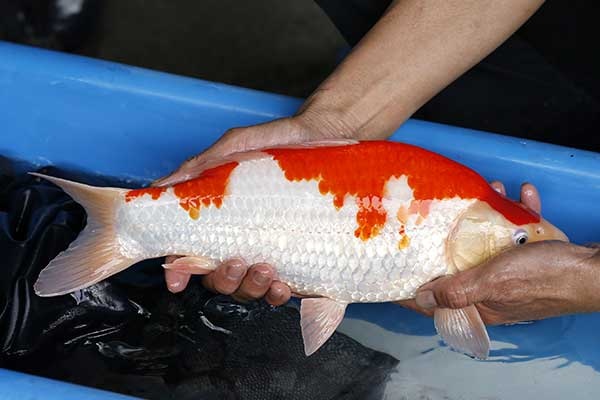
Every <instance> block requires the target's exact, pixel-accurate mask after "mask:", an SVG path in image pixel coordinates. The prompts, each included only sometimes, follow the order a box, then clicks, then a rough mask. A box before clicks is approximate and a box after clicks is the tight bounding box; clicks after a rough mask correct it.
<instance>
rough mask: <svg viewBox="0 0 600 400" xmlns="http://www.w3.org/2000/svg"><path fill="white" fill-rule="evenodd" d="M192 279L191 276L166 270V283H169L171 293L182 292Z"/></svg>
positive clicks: (168, 287)
mask: <svg viewBox="0 0 600 400" xmlns="http://www.w3.org/2000/svg"><path fill="white" fill-rule="evenodd" d="M190 277H191V275H190V274H186V273H183V272H177V271H170V270H168V269H167V270H165V282H167V289H169V291H170V292H171V293H179V292H182V291H183V290H184V289H185V288H186V286H187V284H188V282H189V281H190Z"/></svg>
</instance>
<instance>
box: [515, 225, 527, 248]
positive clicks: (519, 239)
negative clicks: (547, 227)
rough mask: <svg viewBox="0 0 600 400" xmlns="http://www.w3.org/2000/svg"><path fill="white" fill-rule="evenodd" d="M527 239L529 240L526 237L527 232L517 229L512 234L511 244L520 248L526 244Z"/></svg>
mask: <svg viewBox="0 0 600 400" xmlns="http://www.w3.org/2000/svg"><path fill="white" fill-rule="evenodd" d="M527 239H529V236H527V232H525V230H524V229H517V230H516V231H515V233H514V234H513V242H514V243H515V244H516V245H519V246H520V245H523V244H525V243H527Z"/></svg>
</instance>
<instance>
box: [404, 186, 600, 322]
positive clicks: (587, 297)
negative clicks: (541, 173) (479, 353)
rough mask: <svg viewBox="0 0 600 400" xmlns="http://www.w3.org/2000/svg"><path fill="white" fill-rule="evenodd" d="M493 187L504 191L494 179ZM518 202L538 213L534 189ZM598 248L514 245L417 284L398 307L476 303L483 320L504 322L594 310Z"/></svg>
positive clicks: (599, 281) (597, 306)
mask: <svg viewBox="0 0 600 400" xmlns="http://www.w3.org/2000/svg"><path fill="white" fill-rule="evenodd" d="M493 186H494V187H495V188H496V189H497V190H499V191H501V192H504V190H503V187H502V186H501V184H499V183H497V182H496V183H494V184H493ZM521 202H522V203H523V204H525V205H526V206H528V207H530V208H532V209H533V210H535V211H537V212H540V211H541V203H540V199H539V195H538V193H537V190H536V189H535V187H533V186H532V185H529V184H525V185H523V186H522V188H521ZM599 262H600V251H598V250H597V249H592V248H588V247H582V246H577V245H574V244H571V243H565V242H537V243H531V244H528V245H525V246H522V247H518V248H514V249H512V250H510V251H507V252H505V253H502V254H500V255H498V256H497V257H494V258H493V259H491V260H489V261H488V262H486V263H484V264H483V265H481V266H479V267H477V268H473V269H470V270H467V271H463V272H459V273H457V274H455V275H452V276H445V277H442V278H439V279H437V280H434V281H432V282H429V283H427V284H425V285H423V286H422V287H421V288H419V290H418V291H417V295H416V298H415V299H414V300H407V301H402V302H400V304H401V305H403V306H405V307H408V308H411V309H413V310H415V311H418V312H421V313H423V314H426V315H429V316H432V315H433V312H434V311H435V308H436V307H444V308H454V309H456V308H464V307H467V306H469V305H475V307H477V309H478V311H479V313H480V315H481V318H482V320H483V321H484V322H485V323H487V324H505V323H512V322H518V321H529V320H536V319H542V318H547V317H552V316H557V315H563V314H571V313H576V312H590V311H597V310H600V294H599V293H600V270H599V269H598V268H600V265H599Z"/></svg>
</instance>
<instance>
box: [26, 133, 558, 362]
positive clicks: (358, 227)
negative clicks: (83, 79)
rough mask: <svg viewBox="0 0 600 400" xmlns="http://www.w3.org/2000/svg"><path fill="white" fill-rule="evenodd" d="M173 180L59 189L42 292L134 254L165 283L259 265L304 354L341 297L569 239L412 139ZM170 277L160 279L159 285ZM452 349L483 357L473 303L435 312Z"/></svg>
mask: <svg viewBox="0 0 600 400" xmlns="http://www.w3.org/2000/svg"><path fill="white" fill-rule="evenodd" d="M192 172H193V174H194V176H195V177H194V178H192V179H189V180H187V181H184V182H180V183H178V184H175V185H174V186H172V187H163V188H160V187H158V188H156V187H155V188H143V189H134V190H127V189H120V188H95V187H91V186H87V185H83V184H79V183H75V182H69V181H66V180H63V179H59V178H53V177H48V176H43V175H39V174H36V175H38V176H41V177H43V178H45V179H48V180H50V181H52V182H54V183H56V184H57V185H59V186H61V187H62V188H63V189H64V190H65V191H66V192H67V193H68V194H69V195H71V196H72V197H73V198H74V199H75V200H76V201H77V202H79V203H81V204H82V205H83V206H84V208H85V210H86V212H87V214H88V219H87V225H86V227H85V229H84V230H83V231H82V233H81V234H80V235H79V237H78V238H77V239H76V240H75V241H74V242H73V243H72V244H71V245H70V246H69V248H68V249H67V250H66V251H64V252H62V253H61V254H59V255H58V256H57V257H56V258H55V259H54V260H52V261H51V262H50V263H49V264H48V266H47V267H46V268H45V269H44V270H42V272H41V273H40V276H39V278H38V280H37V282H36V284H35V291H36V293H37V294H38V295H40V296H54V295H60V294H65V293H69V292H72V291H75V290H77V289H81V288H84V287H87V286H90V285H92V284H94V283H96V282H99V281H101V280H103V279H105V278H107V277H109V276H111V275H114V274H116V273H118V272H119V271H122V270H124V269H125V268H128V267H129V266H131V265H133V264H135V263H136V262H138V261H141V260H144V259H147V258H154V257H161V256H166V255H179V256H183V257H181V258H178V259H177V260H175V261H172V262H170V263H168V264H165V265H164V267H165V268H166V269H167V270H168V271H171V272H173V271H174V272H180V274H172V273H171V274H168V277H169V279H171V281H170V283H169V287H170V288H171V290H173V291H178V290H182V289H183V288H184V287H185V284H183V283H182V281H181V280H176V281H173V278H174V277H175V278H176V279H179V278H178V277H182V276H183V275H181V274H183V273H190V272H193V273H196V274H206V273H209V272H211V271H213V270H214V269H215V268H217V266H218V265H219V263H220V262H222V261H225V260H227V259H230V258H233V257H242V258H244V259H245V260H246V261H247V262H249V263H251V264H252V263H257V262H268V263H270V264H272V265H274V266H275V267H276V269H277V274H278V277H277V279H279V280H281V281H282V282H284V283H286V284H288V285H289V286H290V288H291V289H292V290H293V292H294V293H295V294H298V295H304V296H308V298H304V299H303V300H302V301H301V306H300V314H301V318H300V325H301V331H302V336H303V340H304V348H305V352H306V354H307V355H310V354H312V353H314V352H315V351H317V350H318V348H319V347H320V346H321V345H323V343H325V341H326V340H327V339H328V338H329V337H330V336H331V335H332V334H333V332H334V331H335V329H336V327H337V326H338V324H339V323H340V321H341V320H342V318H343V316H344V312H345V309H346V306H347V304H348V303H352V302H385V301H395V300H403V299H409V298H412V297H414V296H415V293H416V290H417V288H419V287H420V286H421V285H423V284H424V283H426V282H428V281H430V280H432V279H434V278H436V277H438V276H441V275H445V274H451V273H455V272H457V271H461V270H466V269H469V268H473V267H476V266H478V265H480V264H481V263H482V262H483V261H485V260H487V259H488V258H490V257H492V256H494V255H495V254H498V253H499V252H500V251H504V250H506V249H509V248H511V247H514V246H518V245H521V244H523V243H524V242H527V241H528V240H529V241H539V240H548V239H550V240H567V238H566V236H565V235H564V234H563V233H562V232H560V230H558V229H557V228H556V227H554V226H552V225H551V224H550V223H548V222H547V221H544V220H542V219H541V218H540V216H539V215H537V214H536V213H534V212H532V211H531V210H528V209H526V208H525V207H523V206H521V205H519V204H517V203H515V202H513V201H511V200H509V199H507V198H506V197H504V196H502V195H501V194H499V193H497V192H496V191H495V190H493V189H492V188H491V187H490V186H489V185H488V184H487V182H486V181H485V180H484V179H483V178H482V177H481V176H479V175H478V174H477V173H476V172H474V171H472V170H470V169H469V168H467V167H465V166H462V165H460V164H458V163H456V162H454V161H452V160H449V159H447V158H444V157H442V156H440V155H437V154H435V153H432V152H429V151H426V150H424V149H420V148H418V147H415V146H411V145H407V144H401V143H391V142H377V141H375V142H360V143H357V142H354V141H333V142H331V141H329V142H326V143H311V144H305V145H302V146H296V147H287V148H286V147H283V148H272V149H263V150H259V151H252V152H246V153H238V154H234V155H231V156H229V157H227V158H225V159H223V160H221V161H220V162H208V164H204V168H203V170H198V171H192ZM169 279H167V281H168V282H169ZM434 321H435V327H436V329H437V330H438V332H439V333H440V335H441V336H442V338H443V339H444V340H445V341H446V342H447V343H448V344H449V345H450V346H451V347H452V348H455V349H458V350H459V351H463V352H466V353H467V354H471V355H473V356H475V357H478V358H485V357H487V355H488V353H489V347H490V342H489V338H488V336H487V331H486V329H485V326H484V324H483V321H482V320H481V317H480V316H479V312H478V310H477V309H476V308H475V306H474V305H471V306H467V307H465V308H461V309H443V308H437V309H436V310H435V312H434Z"/></svg>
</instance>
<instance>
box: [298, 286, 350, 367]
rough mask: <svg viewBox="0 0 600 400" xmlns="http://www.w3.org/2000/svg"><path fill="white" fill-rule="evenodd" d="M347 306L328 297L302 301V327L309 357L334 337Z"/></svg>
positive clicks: (305, 348)
mask: <svg viewBox="0 0 600 400" xmlns="http://www.w3.org/2000/svg"><path fill="white" fill-rule="evenodd" d="M346 306H347V304H346V303H341V302H337V301H335V300H332V299H328V298H326V297H319V298H306V299H302V302H301V303H300V326H301V328H302V339H303V340H304V352H305V353H306V355H307V356H310V355H311V354H313V353H314V352H315V351H317V350H318V349H319V348H320V347H321V346H322V345H323V344H324V343H325V342H326V341H327V339H329V338H330V337H331V335H333V332H335V329H336V328H337V327H338V325H339V324H340V322H342V319H343V318H344V312H345V311H346Z"/></svg>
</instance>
